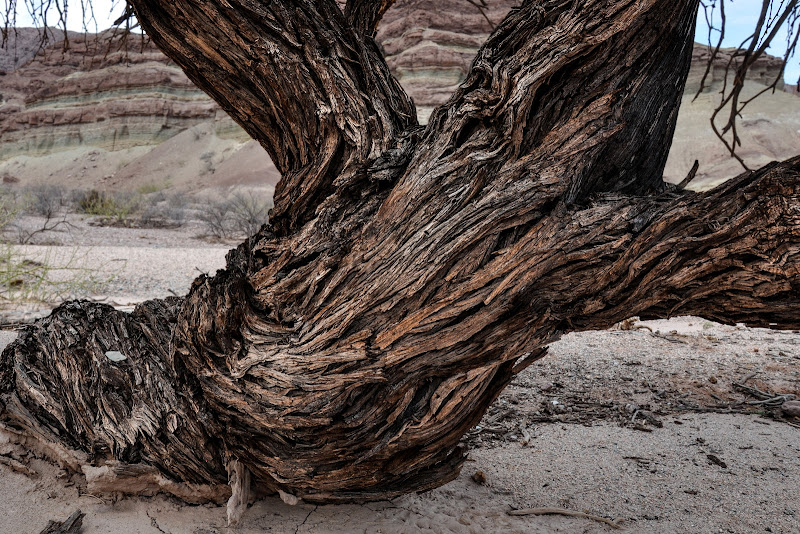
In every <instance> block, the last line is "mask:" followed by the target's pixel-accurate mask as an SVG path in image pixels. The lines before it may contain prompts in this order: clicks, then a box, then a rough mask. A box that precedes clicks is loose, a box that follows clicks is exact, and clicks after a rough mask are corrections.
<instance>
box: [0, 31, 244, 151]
mask: <svg viewBox="0 0 800 534" xmlns="http://www.w3.org/2000/svg"><path fill="white" fill-rule="evenodd" d="M0 88H1V89H0V91H1V92H2V94H3V105H2V106H0V135H2V139H3V143H2V145H0V160H1V159H8V158H9V157H13V156H16V155H23V154H24V155H44V154H48V153H51V152H54V151H58V150H65V149H70V148H74V147H77V146H93V147H98V148H105V149H108V150H119V149H125V148H130V147H132V146H141V145H155V144H158V143H160V142H163V141H165V140H166V139H169V138H170V137H172V136H174V135H175V134H177V133H179V132H181V131H183V130H185V129H186V128H189V127H191V126H194V125H197V124H199V123H201V122H205V121H208V120H211V119H215V118H216V117H217V115H221V111H220V110H219V108H218V106H217V105H216V104H215V103H213V102H212V101H211V100H210V99H208V97H206V95H205V94H204V93H202V92H201V91H199V90H198V89H197V88H195V87H194V85H192V83H191V82H189V80H188V79H187V78H186V76H185V75H184V74H183V72H182V71H181V70H180V69H178V68H177V67H176V66H175V65H173V64H171V62H169V61H168V60H167V59H166V57H165V56H164V55H163V54H161V52H159V51H158V49H156V48H155V47H154V46H153V45H152V44H150V42H149V40H146V39H145V40H142V39H138V38H136V37H134V36H131V37H130V39H129V40H128V46H127V48H125V46H124V42H123V35H122V34H121V33H117V34H114V33H113V32H106V33H102V34H99V35H91V34H90V35H78V36H73V37H72V39H70V43H69V49H68V50H64V49H63V47H62V45H61V44H54V45H51V46H48V47H46V48H45V49H43V50H42V51H40V52H39V53H38V54H37V55H36V56H35V57H34V58H33V59H32V60H31V61H29V62H28V63H27V64H25V65H23V66H22V67H20V68H18V69H17V70H15V71H14V72H12V73H9V74H6V75H5V76H3V77H2V78H0ZM227 122H230V121H227ZM227 127H228V129H231V130H232V129H233V126H232V124H229V125H228V126H227Z"/></svg>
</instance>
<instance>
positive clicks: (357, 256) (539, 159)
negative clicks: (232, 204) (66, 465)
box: [0, 0, 800, 516]
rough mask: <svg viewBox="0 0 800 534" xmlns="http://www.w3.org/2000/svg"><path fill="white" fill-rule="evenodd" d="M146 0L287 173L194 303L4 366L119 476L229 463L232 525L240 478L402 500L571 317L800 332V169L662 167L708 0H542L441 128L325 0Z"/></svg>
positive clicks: (87, 323)
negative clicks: (716, 178)
mask: <svg viewBox="0 0 800 534" xmlns="http://www.w3.org/2000/svg"><path fill="white" fill-rule="evenodd" d="M133 3H134V5H135V7H136V9H137V14H138V15H139V17H140V19H142V23H143V24H144V25H145V27H146V28H147V29H148V31H149V32H150V33H151V35H152V34H153V32H155V33H157V34H158V36H156V35H153V39H154V41H155V42H156V43H157V44H159V46H163V47H164V49H165V51H166V52H167V53H168V54H172V55H175V56H178V57H176V61H178V62H179V63H181V61H182V62H183V63H181V64H182V65H184V67H185V68H187V70H188V71H189V73H190V75H191V76H193V78H194V79H196V81H198V83H199V84H200V85H201V87H204V88H209V90H210V91H211V93H212V95H213V96H215V97H217V98H218V99H219V100H220V101H222V102H223V103H225V102H227V103H229V104H230V105H231V107H236V108H237V109H236V110H233V112H234V113H236V114H237V115H236V116H237V117H238V118H237V120H239V121H240V122H242V123H244V124H248V125H250V127H251V129H250V130H248V131H250V132H251V134H253V135H254V136H256V137H257V138H259V139H260V140H261V141H262V143H263V144H265V146H267V147H268V148H270V150H271V152H274V153H275V156H276V157H277V158H278V159H279V160H280V161H281V162H282V163H281V165H282V170H283V171H284V173H285V175H284V180H285V185H284V186H283V187H284V188H283V189H282V192H281V195H279V197H278V198H277V204H276V212H277V215H276V220H275V222H274V223H273V225H271V226H270V225H267V226H265V227H263V228H262V229H261V231H260V232H259V233H258V234H256V235H255V236H253V237H251V238H250V239H248V240H247V241H246V242H245V243H243V244H242V245H240V246H239V247H238V248H237V249H236V250H234V251H231V252H230V253H229V256H228V262H227V268H226V269H225V270H224V271H220V272H219V273H218V274H217V276H215V277H213V278H208V277H200V278H198V279H197V280H196V281H195V283H194V284H193V286H192V289H191V292H190V294H189V295H188V297H186V298H185V299H183V300H170V301H168V302H159V301H154V302H150V303H146V304H144V305H142V306H141V307H140V308H138V309H137V311H135V312H134V313H133V314H131V315H125V314H121V313H118V312H114V311H113V310H111V309H109V308H105V307H100V306H98V305H90V304H87V303H72V304H68V305H65V306H62V307H61V308H59V309H58V310H56V311H55V312H54V313H53V315H52V316H51V317H50V318H48V319H46V320H44V321H42V322H40V323H38V324H37V325H35V326H33V327H31V328H30V329H29V330H28V331H27V332H26V333H25V334H24V335H23V336H22V337H21V339H20V340H18V341H17V342H15V343H14V344H13V345H12V346H10V347H9V348H8V349H7V350H6V352H5V353H4V355H3V358H2V361H0V378H2V384H3V386H1V387H2V399H3V403H4V405H5V410H4V413H3V415H2V418H3V420H4V421H6V422H7V423H6V424H7V425H10V427H9V428H11V429H12V430H13V431H14V432H17V433H18V434H26V433H27V434H30V435H36V436H39V437H40V438H42V439H43V440H44V441H48V442H51V443H52V442H61V443H63V444H64V445H66V446H68V447H70V448H72V449H75V450H79V451H83V452H84V453H85V454H88V455H89V456H88V457H87V458H85V459H84V460H82V461H83V462H84V463H91V464H95V465H97V464H103V463H106V462H111V465H112V466H117V467H115V468H114V474H115V476H125V475H126V473H127V474H129V475H130V474H132V475H135V476H137V477H138V479H141V478H142V473H143V471H142V470H145V471H146V470H147V467H141V466H142V465H144V466H152V468H155V469H156V470H157V474H158V475H159V476H160V477H162V479H161V482H160V483H159V484H160V486H159V487H161V488H162V489H166V490H167V491H172V490H170V488H173V489H174V490H175V492H176V493H178V494H180V493H181V492H184V493H185V492H186V488H187V487H194V488H197V491H198V493H202V494H203V495H220V494H221V493H220V492H219V491H218V488H219V487H221V486H222V485H224V484H226V483H227V482H228V477H229V475H230V477H231V486H232V487H234V489H235V492H234V496H233V497H232V499H231V505H230V506H232V507H233V515H234V516H235V515H236V510H235V508H236V506H241V502H242V501H243V500H245V501H246V499H244V498H243V495H246V493H247V492H246V490H247V488H244V487H243V486H244V485H246V482H245V481H246V480H252V481H253V484H254V486H255V487H256V488H257V489H258V491H262V492H276V491H279V492H282V493H281V495H282V496H284V498H286V499H287V500H289V501H291V500H292V499H293V498H294V497H299V498H303V499H305V500H308V501H314V502H338V501H349V500H365V499H377V498H385V497H391V496H394V495H398V494H402V493H405V492H409V491H420V490H424V489H428V488H432V487H435V486H438V485H440V484H443V483H444V482H447V481H448V480H450V479H452V478H453V477H455V476H456V475H457V473H458V469H459V468H460V466H461V463H462V462H463V459H464V456H463V451H462V450H461V448H460V447H459V440H460V438H461V436H462V435H463V434H464V432H466V431H467V430H468V429H469V428H470V427H471V426H473V425H474V424H476V423H477V422H478V420H479V419H480V417H481V416H482V414H483V413H484V411H485V410H486V408H487V407H488V405H489V404H490V403H491V402H492V401H493V400H494V398H496V396H497V395H498V393H499V392H500V391H501V390H502V388H503V387H504V386H505V385H507V384H508V382H509V381H510V380H511V379H512V378H513V377H514V376H515V374H516V373H518V372H519V371H520V370H521V369H523V368H524V367H526V366H528V365H530V364H531V363H533V362H534V361H535V360H536V359H538V358H540V357H541V356H542V355H543V354H544V352H545V350H546V346H547V344H548V343H550V342H552V341H553V340H555V339H557V338H558V337H559V336H560V335H561V334H562V333H564V332H566V331H570V330H581V329H589V328H604V327H608V326H610V325H612V324H614V323H615V322H618V321H620V320H622V319H625V318H627V317H629V316H631V315H634V314H638V315H641V316H644V317H664V316H669V315H672V314H676V313H693V314H697V315H702V316H705V317H709V318H713V319H716V320H720V321H723V322H733V321H742V322H748V323H751V324H758V325H768V324H772V323H775V324H777V325H778V326H780V327H784V328H797V327H798V322H799V320H798V317H800V299H798V289H799V288H800V270H799V269H798V254H800V159H794V160H790V161H788V162H785V163H782V164H775V165H771V166H768V167H766V168H764V169H761V170H760V171H758V172H754V173H748V174H744V175H742V176H740V177H738V178H737V179H735V180H734V181H732V182H730V183H728V184H726V185H724V186H722V187H720V188H718V189H716V190H714V191H712V192H710V193H707V194H694V193H692V194H685V193H683V192H677V191H669V190H666V188H665V186H664V184H663V183H662V182H661V172H662V171H663V165H664V162H665V159H666V154H667V152H668V148H669V139H670V138H671V135H672V131H673V129H674V124H675V118H676V113H677V103H678V102H679V95H680V94H681V93H682V90H683V84H684V82H685V78H686V74H687V69H688V59H689V55H690V48H689V47H690V45H691V35H692V31H693V28H694V16H695V13H696V8H697V2H696V0H682V1H679V2H675V1H667V0H640V1H633V0H627V1H626V0H589V1H586V2H563V1H556V0H546V1H539V2H527V3H525V4H524V5H523V6H522V7H521V8H520V9H517V10H514V11H512V12H511V13H510V14H509V15H508V17H507V18H506V20H505V21H504V22H503V23H502V24H501V25H500V26H499V27H498V28H497V30H496V32H495V33H494V34H493V35H492V37H491V38H490V39H489V40H488V41H487V43H486V44H485V45H484V47H483V48H482V49H481V51H480V52H479V54H478V57H477V58H476V60H475V63H474V64H473V69H472V72H471V74H470V75H469V77H468V78H467V80H466V81H465V82H464V84H463V85H462V87H461V88H460V89H459V90H458V91H457V92H456V94H455V95H454V96H453V98H452V99H451V101H450V102H449V103H448V104H447V105H445V106H443V107H442V108H440V109H439V110H437V111H436V112H434V114H433V115H432V120H431V122H430V124H429V125H428V127H427V128H426V129H425V130H424V131H423V130H421V129H419V128H416V127H415V125H414V122H413V120H411V119H409V118H408V117H407V115H408V114H409V113H410V112H411V111H413V108H412V107H410V104H409V106H405V104H404V105H403V106H401V109H400V112H398V113H390V112H389V111H387V110H389V109H390V108H391V105H389V104H388V103H389V102H406V101H407V99H404V98H401V97H402V93H401V91H400V90H399V87H398V86H397V85H396V83H395V82H393V81H392V80H389V78H386V77H387V76H389V75H388V73H387V72H386V71H385V65H384V64H383V63H381V62H376V61H375V59H374V58H373V56H372V45H371V44H370V43H371V39H370V36H369V32H368V31H364V30H363V28H362V29H358V30H357V29H356V27H357V24H353V23H349V22H346V19H344V18H343V17H342V15H341V12H338V11H336V12H334V11H333V9H334V8H335V7H336V6H335V4H334V3H333V0H329V1H326V0H318V1H315V2H312V1H310V0H309V1H303V2H296V3H292V4H291V6H293V7H291V6H290V4H289V3H288V2H287V3H283V2H280V1H272V2H258V1H250V0H248V1H244V0H242V1H241V2H233V1H228V2H222V3H220V5H217V4H215V3H214V4H210V3H209V2H205V1H199V0H196V1H190V0H185V1H181V2H170V3H162V2H155V1H153V0H136V1H134V2H133ZM353 5H355V3H354V4H353ZM363 5H365V6H366V5H367V4H363ZM381 5H382V4H381ZM373 7H374V6H373ZM212 9H213V10H217V11H213V17H214V18H215V25H214V28H210V30H211V31H210V32H209V33H208V35H205V34H202V35H201V32H199V31H198V28H199V27H202V26H198V25H197V22H196V21H197V20H201V19H202V17H211V15H209V13H212V11H209V10H212ZM159 10H172V11H169V13H170V14H174V16H175V17H176V18H175V19H170V21H169V22H164V21H163V20H161V18H159V17H157V15H159V14H163V13H166V12H162V11H159ZM379 11H380V10H379V9H378V10H377V11H373V12H372V13H377V12H379ZM181 17H182V18H181ZM216 18H219V19H221V20H219V21H216ZM359 20H362V19H359ZM363 20H371V19H369V18H366V19H363ZM191 21H195V25H194V26H193V25H191V24H189V22H191ZM230 21H234V22H235V24H234V22H230ZM165 24H168V26H165ZM206 24H208V23H207V22H206ZM248 24H249V25H251V26H248ZM367 26H368V25H367ZM243 28H251V29H248V30H247V31H248V32H249V31H251V30H252V31H253V32H261V33H258V35H260V36H262V37H261V38H264V39H267V44H266V45H265V47H264V50H273V47H278V49H280V50H281V53H282V54H283V53H285V54H286V56H285V58H286V65H291V68H290V69H289V68H287V67H286V66H285V65H282V64H278V63H277V62H275V61H274V57H272V56H271V55H270V54H271V53H266V52H265V53H264V56H263V57H261V56H259V57H260V58H261V59H263V61H264V62H265V63H267V64H268V65H270V66H268V67H263V68H262V67H256V68H243V67H241V66H240V65H239V64H237V63H236V62H235V61H234V59H237V58H239V57H240V56H241V54H245V55H247V54H254V53H256V52H254V50H256V48H254V47H249V48H248V47H247V46H243V45H242V42H243V41H242V39H240V38H239V36H240V35H242V34H243V32H244V31H245V30H243ZM165 32H170V33H165ZM293 32H294V33H293ZM298 32H299V33H298ZM308 32H310V33H308ZM300 34H303V35H308V36H314V38H315V39H321V40H320V41H318V42H315V43H313V44H310V43H306V42H304V43H303V44H302V46H300V42H299V41H297V42H295V41H292V39H291V36H292V35H300ZM254 35H255V33H254ZM264 36H266V37H264ZM248 42H255V40H254V39H250V40H249V41H248ZM323 42H324V43H326V52H325V53H324V54H323V53H322V52H321V51H320V50H319V48H318V46H321V45H319V43H323ZM187 43H189V44H187ZM281 47H284V48H281ZM301 48H302V52H303V53H300V51H301ZM326 54H330V55H326ZM237 61H238V59H237ZM270 62H272V63H270ZM373 68H375V69H377V72H372V71H369V72H368V71H367V70H368V69H373ZM263 69H271V70H269V71H268V72H267V71H265V70H263ZM256 71H258V72H262V71H263V74H264V75H265V76H266V74H269V75H270V76H272V77H273V78H271V79H270V81H271V83H266V80H267V78H263V79H261V78H260V77H259V76H260V74H258V75H257V74H254V73H255V72H256ZM295 78H297V80H296V83H295ZM331 80H337V81H336V82H335V84H334V85H336V91H341V92H342V93H343V96H344V97H345V98H344V100H343V99H342V98H339V97H334V96H332V95H334V91H333V90H331V89H330V88H329V87H328V85H327V84H328V83H330V81H331ZM376 80H378V81H376ZM384 82H385V83H384ZM292 84H294V85H292ZM275 86H280V87H277V88H276V87H275ZM373 91H374V98H375V101H370V98H369V97H371V96H372V95H373ZM245 101H246V102H245ZM334 101H335V102H336V103H341V102H346V103H347V104H346V105H341V106H339V107H336V106H330V110H332V111H331V112H330V113H328V112H327V111H326V112H325V113H319V112H318V111H319V110H320V109H322V106H327V105H328V104H331V103H332V102H334ZM278 102H286V103H287V104H286V105H285V106H282V107H278V106H277V104H276V103H278ZM258 103H263V104H264V105H263V106H256V104H258ZM305 104H309V105H311V104H313V106H316V107H313V108H311V109H309V108H306V107H303V106H304V105H305ZM325 109H326V110H327V109H328V108H325ZM278 110H280V112H278ZM315 110H316V111H315ZM301 127H306V128H308V131H310V132H314V133H315V135H314V136H308V135H301V134H299V133H298V132H301V129H300V128H301ZM331 143H333V145H335V146H336V148H335V149H334V150H333V151H332V152H331V150H330V147H331V146H332V145H331ZM337 173H338V174H337ZM282 183H283V182H282ZM109 351H110V352H111V353H112V355H113V356H114V358H116V357H117V356H116V353H117V352H119V353H121V354H122V355H123V356H125V357H126V359H125V360H123V361H121V362H120V361H113V360H114V358H110V357H109V356H108V354H109ZM83 377H86V378H83ZM134 384H135V387H134ZM115 462H116V463H115ZM119 462H122V463H123V464H134V465H137V466H140V467H137V468H136V469H134V470H133V471H132V472H131V471H127V472H126V470H125V468H124V465H123V467H121V468H120V467H119V466H120V464H119ZM147 473H150V472H147ZM151 474H152V473H151ZM148 476H150V475H148ZM165 481H166V482H165ZM171 484H172V485H171ZM176 484H177V486H176ZM187 484H188V485H190V486H187ZM191 485H194V486H191ZM175 488H177V489H175ZM236 503H239V504H238V505H237V504H236Z"/></svg>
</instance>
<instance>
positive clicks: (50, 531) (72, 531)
mask: <svg viewBox="0 0 800 534" xmlns="http://www.w3.org/2000/svg"><path fill="white" fill-rule="evenodd" d="M85 516H86V514H84V513H83V512H81V511H80V510H75V511H74V512H73V513H72V515H71V516H69V517H68V518H67V519H66V520H64V521H62V522H58V521H50V522H49V523H48V524H47V526H46V527H45V528H44V530H42V531H41V532H40V533H39V534H80V531H81V529H82V528H83V518H84V517H85Z"/></svg>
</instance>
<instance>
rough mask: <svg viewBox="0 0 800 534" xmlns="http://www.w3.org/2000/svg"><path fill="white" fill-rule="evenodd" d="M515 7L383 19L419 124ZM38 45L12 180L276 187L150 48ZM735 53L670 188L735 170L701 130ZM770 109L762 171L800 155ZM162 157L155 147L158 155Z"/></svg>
mask: <svg viewBox="0 0 800 534" xmlns="http://www.w3.org/2000/svg"><path fill="white" fill-rule="evenodd" d="M515 3H516V2H515V1H510V0H497V1H494V2H491V1H490V2H487V4H488V5H489V7H488V8H486V9H484V10H480V9H478V8H477V7H475V5H473V4H471V3H468V2H465V1H463V0H436V1H434V0H398V1H397V2H396V4H395V6H394V7H393V8H392V9H390V10H389V12H387V13H386V16H385V17H384V20H383V22H382V23H381V25H380V27H379V31H378V34H377V40H378V42H379V44H380V45H381V46H382V47H383V49H384V52H385V55H386V60H387V62H388V64H389V66H390V68H391V70H392V71H393V72H394V74H395V75H396V76H397V77H398V79H399V80H400V82H401V83H402V84H403V86H404V87H405V88H406V90H407V91H408V92H409V93H410V94H411V96H412V97H413V98H414V101H415V103H416V105H417V108H418V113H419V115H420V119H421V120H422V121H423V122H425V121H426V120H427V117H428V115H429V114H430V111H431V110H432V109H433V107H435V106H437V105H440V104H442V103H444V102H445V101H446V100H447V99H448V97H449V95H450V94H451V93H452V92H453V91H454V90H455V88H456V87H457V86H458V84H459V83H461V82H462V81H463V80H464V78H465V77H466V75H467V72H468V70H469V66H470V63H471V61H472V58H473V57H474V55H475V52H476V51H477V49H478V48H479V46H480V45H481V44H482V43H483V41H484V40H485V39H486V37H487V36H488V35H489V33H490V32H491V30H492V28H493V26H494V25H496V24H498V23H499V22H500V21H501V20H502V18H503V17H504V15H505V14H506V12H507V11H508V10H509V9H510V8H511V7H512V6H513V5H514V4H515ZM38 35H39V34H38V30H33V29H21V30H19V31H18V33H17V36H16V37H15V39H16V40H15V42H13V43H12V42H9V46H8V47H7V48H6V49H4V50H0V139H2V142H1V143H0V176H3V177H7V181H15V180H20V181H23V182H28V181H42V180H62V181H65V182H66V183H72V184H73V185H76V186H87V185H88V186H92V187H94V186H97V187H125V186H129V185H131V184H134V185H135V183H137V182H139V181H141V180H144V179H147V180H151V181H162V182H169V183H171V184H172V185H175V186H184V187H199V186H205V185H213V184H216V183H250V182H260V181H266V182H267V183H270V184H274V182H275V181H276V180H277V179H278V176H277V172H276V171H275V169H274V167H272V166H271V164H270V163H269V162H268V158H267V157H266V155H265V154H264V153H263V150H262V149H261V147H260V146H258V145H256V144H255V143H254V142H249V143H248V142H247V136H246V135H245V134H244V132H243V131H242V130H241V129H240V128H239V127H238V126H237V125H236V124H234V123H233V121H231V120H230V119H229V118H228V117H227V115H226V114H225V113H224V112H223V111H222V110H221V109H220V108H219V107H218V106H217V105H216V104H215V103H214V102H213V101H211V100H210V99H209V98H208V97H207V96H206V95H205V94H204V93H202V92H201V91H199V90H198V89H197V88H195V87H194V86H193V85H192V83H191V82H190V81H189V80H188V79H187V78H186V76H185V75H184V74H183V72H181V71H180V69H178V68H177V67H176V66H175V65H174V64H173V63H172V62H171V61H170V60H168V59H167V58H166V57H165V56H164V55H163V54H161V52H159V51H158V50H157V49H156V48H155V47H154V46H153V45H152V44H151V43H149V41H147V40H144V41H142V40H141V39H140V38H139V37H136V36H130V37H129V39H128V43H127V46H123V43H122V37H123V36H122V35H121V34H119V33H117V34H115V33H113V32H110V31H109V32H104V33H101V34H99V35H93V34H90V35H83V34H71V35H70V39H69V42H70V46H69V49H68V50H66V51H65V50H64V49H63V45H62V44H60V43H53V44H51V45H49V46H47V47H46V48H45V49H43V50H41V51H39V52H38V53H36V43H37V42H38V41H37V39H38ZM52 40H53V41H55V39H52ZM708 53H709V52H708V48H707V47H706V46H702V45H695V49H694V59H695V61H694V63H693V65H692V70H691V73H690V75H689V79H688V82H687V95H692V96H693V94H694V93H695V92H696V91H697V89H698V87H699V84H700V79H701V77H702V74H703V72H704V70H705V64H706V61H707V58H708ZM34 54H35V55H34ZM729 54H730V50H726V51H723V54H722V55H721V57H720V58H719V59H718V60H717V62H715V64H714V66H713V68H712V69H711V72H710V76H709V83H708V84H707V85H708V87H707V88H706V89H705V91H704V95H702V96H701V98H699V99H698V101H697V102H695V103H694V104H690V103H689V102H690V101H691V99H690V98H688V96H687V98H686V99H685V101H686V102H685V103H684V107H685V108H686V111H682V113H681V119H680V121H679V128H678V133H677V134H676V147H679V150H680V153H679V154H677V155H675V156H674V157H672V156H671V158H670V164H669V166H668V169H667V173H666V174H667V177H668V178H669V179H671V180H679V179H680V178H682V176H681V174H683V175H685V173H686V172H687V171H688V168H687V166H688V167H689V168H690V167H691V163H692V162H693V161H694V159H700V160H701V163H703V165H702V166H701V171H700V173H699V178H698V183H700V182H702V181H703V180H706V181H708V180H712V179H716V176H717V175H718V174H719V173H720V172H723V171H724V172H727V173H730V172H735V171H736V165H735V164H733V163H731V162H730V160H729V158H727V157H726V156H725V154H724V150H722V149H721V145H719V144H718V141H716V140H715V139H713V136H711V131H710V128H708V125H707V119H708V116H710V113H711V109H713V102H714V100H713V99H714V98H716V93H717V92H718V90H719V87H720V85H721V82H722V80H723V72H724V65H725V63H726V62H727V59H728V57H729ZM779 74H780V60H778V59H777V58H772V57H765V58H762V59H760V60H759V62H758V63H757V64H756V65H755V66H754V68H753V69H751V71H750V74H749V78H748V80H749V81H750V82H751V83H750V85H752V86H753V87H756V88H763V87H764V86H765V85H768V84H770V83H771V82H772V80H773V79H775V78H776V77H778V76H779ZM782 87H783V83H782V82H781V83H780V85H779V88H782ZM769 99H773V104H770V105H771V106H772V107H773V108H775V110H776V112H779V113H782V115H783V117H782V118H781V120H780V121H777V122H781V123H782V124H783V126H780V128H778V130H776V131H775V132H774V134H775V135H777V136H778V137H781V138H783V140H782V141H780V142H773V141H769V140H768V139H771V138H772V137H773V134H772V133H769V132H770V131H771V130H770V128H772V126H773V125H774V124H773V123H777V122H776V121H774V120H773V118H771V117H770V116H769V114H770V113H772V111H770V110H766V109H764V110H760V111H759V109H760V108H759V107H758V106H759V105H760V104H758V101H757V102H756V103H754V104H753V109H754V110H755V112H756V115H757V121H758V122H757V123H753V122H752V120H751V119H749V118H748V117H745V122H744V124H745V126H744V127H743V128H744V130H747V128H750V130H751V132H752V133H753V135H752V136H750V137H752V138H754V142H753V143H752V144H751V145H750V146H749V147H748V146H745V149H746V150H749V151H750V154H749V155H748V157H749V158H751V160H753V161H755V162H756V163H761V162H762V161H763V160H767V161H768V160H769V159H773V158H783V157H788V156H789V155H793V154H787V153H785V152H787V151H789V152H791V151H796V152H800V150H798V149H797V148H794V147H797V146H800V135H799V134H798V132H797V130H799V129H800V118H798V123H799V124H798V125H797V127H795V126H794V122H792V121H793V120H794V119H793V118H792V117H795V116H797V113H796V112H795V110H797V108H798V107H800V100H798V99H797V98H796V96H794V95H790V94H788V93H782V94H781V95H780V96H779V95H765V96H764V97H762V99H761V100H762V101H763V102H767V101H768V100H769ZM782 99H785V100H782ZM778 101H780V102H778ZM787 106H788V108H789V109H788V111H789V112H788V114H787ZM793 106H794V109H792V107H793ZM762 107H763V106H762ZM768 107H769V106H768ZM778 110H780V111H778ZM787 117H788V123H787ZM747 120H751V122H750V123H747ZM753 120H755V119H753ZM748 124H749V126H748ZM787 124H788V125H787ZM745 134H746V137H747V134H748V131H745ZM681 139H684V140H687V142H686V143H683V144H681V141H680V140H681ZM765 139H767V141H765ZM164 143H167V144H166V145H165V146H163V147H162V145H163V144H164ZM170 143H171V144H170ZM783 145H786V146H783ZM156 147H161V148H160V149H159V150H158V151H155V152H153V153H150V151H151V150H154V149H155V148H156ZM242 151H244V152H242ZM698 151H700V153H699V154H698V153H697V152H698ZM59 154H63V156H59ZM244 154H246V157H244ZM234 155H236V157H235V158H234ZM67 156H68V157H67ZM723 160H724V161H723ZM238 161H242V162H243V163H237V162H238ZM720 162H722V163H720ZM720 165H721V167H720ZM714 173H716V174H715V175H714V176H713V177H712V176H711V175H712V174H714ZM142 175H146V176H147V177H146V178H143V177H142Z"/></svg>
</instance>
